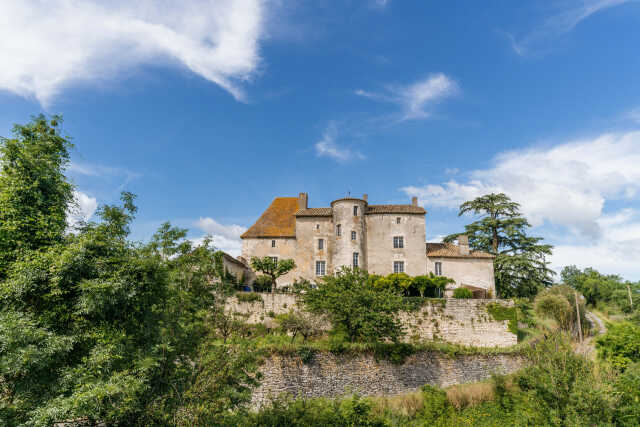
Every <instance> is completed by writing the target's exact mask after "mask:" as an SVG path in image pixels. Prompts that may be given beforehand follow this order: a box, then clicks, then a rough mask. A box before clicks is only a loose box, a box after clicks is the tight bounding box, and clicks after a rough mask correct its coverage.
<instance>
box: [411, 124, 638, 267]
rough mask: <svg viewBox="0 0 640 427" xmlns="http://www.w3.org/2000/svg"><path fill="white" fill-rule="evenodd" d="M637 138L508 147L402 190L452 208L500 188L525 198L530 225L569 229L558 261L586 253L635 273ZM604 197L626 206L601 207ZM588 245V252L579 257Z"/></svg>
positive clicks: (615, 136)
mask: <svg viewBox="0 0 640 427" xmlns="http://www.w3.org/2000/svg"><path fill="white" fill-rule="evenodd" d="M639 146H640V132H628V133H621V134H604V135H602V136H599V137H596V138H592V139H585V140H579V141H569V142H565V143H561V144H558V145H556V146H553V147H550V148H531V149H526V150H518V151H512V152H508V153H504V154H501V155H499V156H497V157H496V159H495V161H494V165H493V167H491V168H488V169H479V170H474V171H471V172H470V173H469V174H468V175H466V178H460V179H451V180H449V181H447V182H444V183H441V184H430V185H426V186H408V187H404V188H403V189H402V190H403V191H404V192H405V193H407V194H408V195H411V196H418V197H419V198H420V200H421V201H422V203H423V204H425V205H430V206H441V207H448V208H451V209H457V208H458V206H459V205H460V203H462V202H463V201H465V200H471V199H473V198H475V197H477V196H480V195H482V194H487V193H491V192H504V193H506V194H508V195H509V196H510V197H511V198H512V199H514V200H516V201H517V202H519V203H520V204H521V205H522V211H523V213H524V214H525V215H526V216H527V218H528V219H529V220H530V221H531V223H532V224H533V225H534V226H546V225H548V226H551V227H553V228H554V229H555V230H556V231H557V230H560V231H561V232H562V230H565V231H566V232H567V234H566V235H565V236H564V237H563V239H561V242H562V244H560V245H558V247H557V248H556V252H555V253H556V255H555V256H554V261H553V262H554V264H555V265H557V266H559V265H563V264H567V263H575V264H579V263H582V262H586V260H590V262H591V261H592V262H593V266H594V267H598V265H602V266H605V265H606V266H607V268H608V269H609V270H608V271H615V269H613V267H614V266H619V267H620V270H619V271H620V272H626V273H627V274H631V275H634V276H635V277H637V278H640V269H639V268H638V267H637V260H638V259H640V215H638V213H637V212H636V211H635V210H633V209H630V206H631V205H632V204H636V205H637V203H638V193H639V191H640V168H638V166H637V165H638V164H639V162H640V151H639V150H638V147H639ZM608 203H610V204H611V205H610V206H623V207H619V208H617V210H613V211H611V212H605V205H606V204H608ZM589 251H591V252H589ZM586 253H591V255H590V256H588V257H582V258H581V256H582V255H580V254H586ZM595 254H598V257H600V258H599V259H597V257H596V255H595ZM609 267H611V268H609Z"/></svg>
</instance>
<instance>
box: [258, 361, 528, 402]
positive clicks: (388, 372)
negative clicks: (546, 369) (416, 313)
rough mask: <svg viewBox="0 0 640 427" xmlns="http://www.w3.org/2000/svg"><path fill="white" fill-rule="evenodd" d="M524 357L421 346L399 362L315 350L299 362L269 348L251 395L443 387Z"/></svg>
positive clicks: (514, 366)
mask: <svg viewBox="0 0 640 427" xmlns="http://www.w3.org/2000/svg"><path fill="white" fill-rule="evenodd" d="M523 363H524V361H523V359H522V358H521V357H520V356H517V355H512V354H499V355H464V356H456V357H449V356H446V355H444V354H442V353H438V352H431V351H424V352H419V353H416V354H414V355H411V356H409V357H407V359H406V360H405V361H404V363H402V364H394V363H392V362H390V361H388V360H384V359H378V360H376V358H375V357H374V356H373V355H369V354H360V355H355V356H354V355H334V354H332V353H317V354H316V355H315V356H314V358H313V360H312V361H311V362H309V363H307V364H305V363H303V362H302V360H301V359H300V358H299V357H298V356H293V355H288V356H284V355H278V354H273V355H271V356H270V357H269V358H267V359H266V360H265V362H264V364H263V365H262V367H261V372H262V374H263V379H262V382H261V385H260V387H258V388H257V389H256V390H255V391H254V393H253V398H252V405H253V406H254V407H260V406H262V405H264V404H265V403H266V402H268V401H269V400H270V399H271V398H272V397H276V396H279V395H281V394H282V393H288V394H292V395H293V396H296V397H304V398H310V397H338V396H340V395H344V394H347V393H354V392H358V393H359V394H361V395H364V396H376V395H394V394H402V393H407V392H411V391H415V390H417V389H419V388H420V387H421V386H423V385H424V384H431V385H437V386H441V387H447V386H450V385H453V384H463V383H468V382H477V381H481V380H485V379H488V378H490V376H491V374H492V373H503V374H507V373H511V372H515V371H516V370H518V369H519V368H520V367H522V365H523Z"/></svg>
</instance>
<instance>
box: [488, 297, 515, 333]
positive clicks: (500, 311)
mask: <svg viewBox="0 0 640 427" xmlns="http://www.w3.org/2000/svg"><path fill="white" fill-rule="evenodd" d="M487 313H489V314H490V315H491V317H493V319H494V320H497V321H498V322H501V321H503V320H508V321H509V332H511V333H513V334H516V335H517V334H518V309H517V307H506V306H504V305H502V304H498V303H495V302H492V303H490V304H487Z"/></svg>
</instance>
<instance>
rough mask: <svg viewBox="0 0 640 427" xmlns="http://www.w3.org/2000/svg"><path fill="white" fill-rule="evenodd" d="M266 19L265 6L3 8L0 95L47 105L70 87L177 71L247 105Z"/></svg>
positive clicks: (28, 2) (225, 2)
mask: <svg viewBox="0 0 640 427" xmlns="http://www.w3.org/2000/svg"><path fill="white" fill-rule="evenodd" d="M263 15H264V11H263V1H262V0H182V1H180V2H166V1H154V0H141V1H135V2H130V1H125V0H112V1H108V2H105V1H99V0H49V1H47V2H43V1H41V0H4V1H2V2H0V64H2V67H0V89H5V90H8V91H11V92H14V93H16V94H19V95H21V96H25V97H31V96H34V97H35V98H37V99H38V100H39V101H40V102H41V103H43V104H46V103H48V102H50V101H51V100H52V99H53V98H54V97H55V96H56V95H57V94H59V93H60V91H61V90H62V89H64V88H65V87H67V86H70V85H72V84H76V83H80V82H82V83H96V82H99V81H101V80H106V79H112V78H114V77H116V76H117V75H119V74H122V73H123V72H124V71H125V70H130V69H132V68H134V67H136V66H140V65H143V64H149V63H166V64H168V63H175V64H179V65H181V66H184V67H186V68H188V69H189V70H191V71H192V72H194V73H196V74H199V75H200V76H202V77H203V78H205V79H207V80H209V81H211V82H214V83H216V84H218V85H220V86H221V87H223V88H224V89H225V90H227V91H229V92H230V93H231V94H232V95H233V96H234V97H235V98H236V99H239V100H243V99H244V98H245V95H244V92H243V90H242V89H241V87H240V85H239V82H240V81H242V80H246V79H248V78H250V77H251V75H252V73H253V72H254V71H255V70H256V68H257V66H258V65H259V62H260V58H259V46H258V44H259V39H260V37H261V36H262V31H263Z"/></svg>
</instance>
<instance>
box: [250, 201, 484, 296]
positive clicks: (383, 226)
mask: <svg viewBox="0 0 640 427" xmlns="http://www.w3.org/2000/svg"><path fill="white" fill-rule="evenodd" d="M425 215H426V211H425V210H424V208H422V207H421V206H418V200H417V198H416V197H414V198H413V199H412V203H411V204H394V205H370V204H369V203H368V200H367V195H366V194H365V195H364V196H363V197H362V198H361V199H359V198H351V197H348V198H343V199H337V200H334V201H333V202H331V205H330V206H329V207H320V208H310V207H309V206H308V195H307V194H306V193H300V194H299V196H298V197H277V198H276V199H274V200H273V202H271V205H270V206H269V207H268V208H267V210H266V211H264V213H263V214H262V215H261V216H260V218H259V219H258V220H257V221H256V223H255V224H253V225H252V226H251V227H250V228H249V229H248V230H247V231H246V232H245V233H244V234H242V236H241V238H242V258H243V259H244V260H246V261H248V260H250V259H251V257H265V256H269V257H273V258H277V259H293V260H294V261H295V263H296V268H295V269H294V270H292V271H291V272H289V273H287V274H286V275H285V276H282V277H281V278H280V279H278V283H277V286H286V285H289V284H291V283H292V282H293V281H294V280H295V279H297V278H304V279H307V280H310V281H315V280H318V279H319V278H321V277H322V276H324V275H327V274H331V273H332V272H334V271H336V270H337V269H339V268H340V267H342V266H350V267H359V268H362V269H365V270H367V271H369V272H370V273H375V274H380V275H387V274H390V273H406V274H408V275H410V276H418V275H424V274H428V273H430V272H433V273H434V274H436V275H442V276H446V277H450V278H452V279H453V280H454V281H455V283H454V284H451V285H449V287H447V290H446V295H450V294H451V293H452V292H453V289H454V288H457V287H467V288H469V289H471V290H472V291H473V292H474V296H475V297H479V298H483V297H490V296H492V295H495V283H494V275H493V255H491V254H488V253H485V252H479V251H471V250H469V244H468V239H467V237H466V236H460V238H459V239H458V244H457V245H454V244H451V243H427V242H426V224H425Z"/></svg>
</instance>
